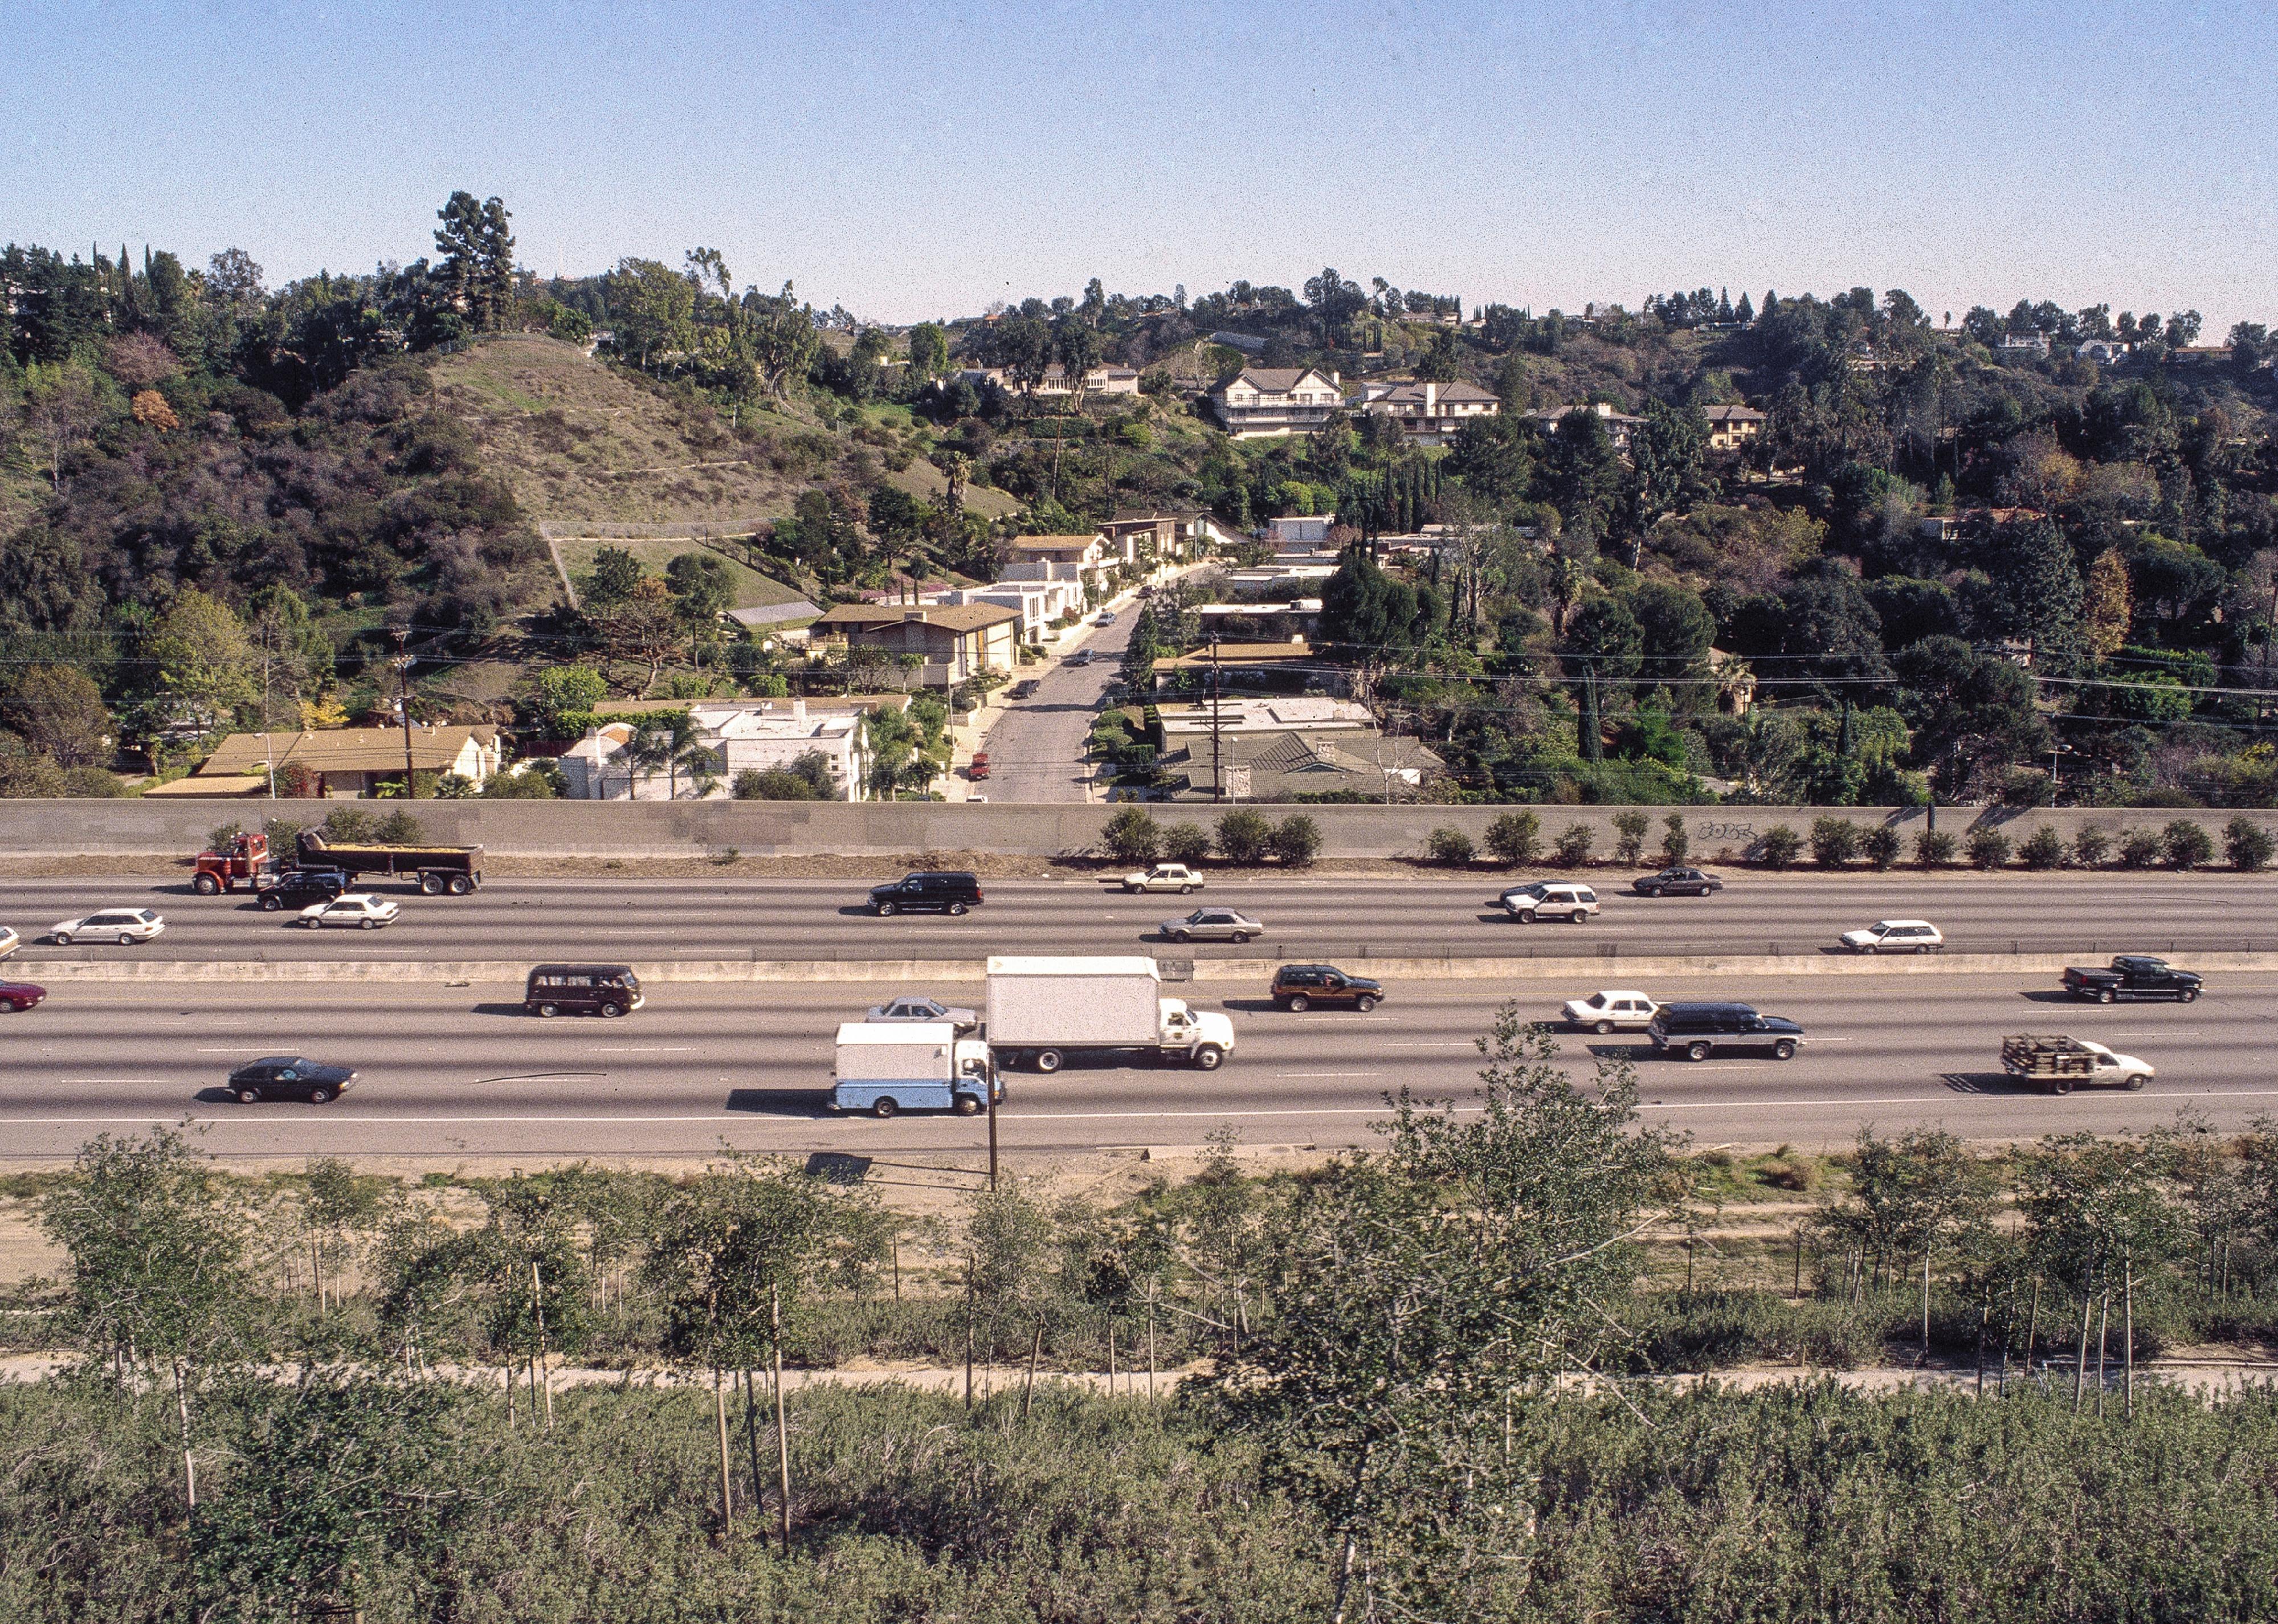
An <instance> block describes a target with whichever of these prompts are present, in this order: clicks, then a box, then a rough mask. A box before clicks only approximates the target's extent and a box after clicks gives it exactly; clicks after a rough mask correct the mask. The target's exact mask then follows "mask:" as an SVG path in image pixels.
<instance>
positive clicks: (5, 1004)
mask: <svg viewBox="0 0 2278 1624" xmlns="http://www.w3.org/2000/svg"><path fill="white" fill-rule="evenodd" d="M29 1007H31V1006H29V1005H28V1004H19V1003H18V1002H17V1001H16V1000H14V999H12V998H0V1013H5V1014H8V1015H21V1014H23V1013H24V1011H25V1010H26V1009H27V1008H29Z"/></svg>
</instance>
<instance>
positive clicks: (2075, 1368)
mask: <svg viewBox="0 0 2278 1624" xmlns="http://www.w3.org/2000/svg"><path fill="white" fill-rule="evenodd" d="M2095 1302H2096V1294H2095V1293H2094V1292H2093V1291H2091V1290H2090V1289H2089V1288H2088V1287H2086V1286H2083V1287H2081V1289H2080V1352H2078V1353H2077V1354H2075V1356H2074V1358H2073V1361H2072V1413H2074V1414H2075V1415H2077V1414H2079V1413H2080V1396H2081V1393H2082V1391H2083V1389H2085V1388H2086V1386H2087V1385H2088V1311H2089V1309H2090V1308H2091V1306H2093V1305H2094V1304H2095Z"/></svg>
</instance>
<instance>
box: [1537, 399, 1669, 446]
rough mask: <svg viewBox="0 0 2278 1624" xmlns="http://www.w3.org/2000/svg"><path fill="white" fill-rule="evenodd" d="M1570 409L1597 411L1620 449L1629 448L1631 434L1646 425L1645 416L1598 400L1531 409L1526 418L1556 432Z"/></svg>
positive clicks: (1609, 434)
mask: <svg viewBox="0 0 2278 1624" xmlns="http://www.w3.org/2000/svg"><path fill="white" fill-rule="evenodd" d="M1570 411H1590V412H1595V413H1596V414H1597V415H1598V416H1599V417H1601V418H1602V419H1603V420H1604V422H1605V425H1606V433H1607V435H1608V437H1609V438H1610V439H1611V440H1613V442H1614V445H1615V448H1617V449H1618V450H1623V451H1626V450H1628V449H1629V448H1630V436H1631V435H1632V434H1633V433H1636V432H1637V431H1638V430H1640V429H1641V428H1643V427H1644V426H1645V419H1644V418H1643V417H1633V416H1632V415H1631V414H1630V413H1628V412H1625V411H1616V410H1614V409H1613V407H1612V406H1611V405H1610V404H1609V403H1608V402H1604V401H1598V402H1594V403H1592V404H1590V405H1588V406H1561V407H1560V408H1558V410H1556V411H1531V412H1529V413H1527V414H1526V420H1527V421H1528V422H1529V423H1532V424H1533V425H1534V426H1535V427H1536V428H1538V429H1540V431H1541V432H1542V433H1546V434H1556V433H1557V432H1558V425H1559V424H1560V423H1561V422H1562V421H1563V420H1564V418H1565V417H1566V414H1567V413H1568V412H1570Z"/></svg>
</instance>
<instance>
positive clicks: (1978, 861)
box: [1963, 823, 2009, 869]
mask: <svg viewBox="0 0 2278 1624" xmlns="http://www.w3.org/2000/svg"><path fill="white" fill-rule="evenodd" d="M1963 846H1964V849H1965V850H1967V851H1968V854H1969V866H1970V867H1971V868H1973V869H1998V868H2000V867H2001V866H2002V865H2003V864H2005V863H2007V862H2008V861H2009V837H2008V836H2007V835H2005V834H2003V833H2002V832H2001V831H1999V830H1998V829H1996V828H1994V827H1993V825H1992V824H1991V823H1980V824H1978V825H1977V827H1976V828H1975V829H1973V830H1971V831H1969V839H1968V840H1967V841H1965V842H1963Z"/></svg>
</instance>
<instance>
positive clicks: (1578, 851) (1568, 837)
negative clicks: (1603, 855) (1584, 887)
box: [1550, 823, 1598, 869]
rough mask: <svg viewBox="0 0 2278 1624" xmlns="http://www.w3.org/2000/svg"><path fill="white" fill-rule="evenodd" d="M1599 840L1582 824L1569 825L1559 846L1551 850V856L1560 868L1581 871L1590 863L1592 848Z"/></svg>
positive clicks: (1561, 837)
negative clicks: (1580, 869)
mask: <svg viewBox="0 0 2278 1624" xmlns="http://www.w3.org/2000/svg"><path fill="white" fill-rule="evenodd" d="M1597 839H1598V837H1597V836H1596V835H1594V834H1593V833H1592V832H1591V831H1589V830H1588V829H1587V828H1586V827H1585V826H1583V825H1582V824H1580V823H1569V824H1567V825H1566V830H1565V832H1564V833H1563V834H1561V835H1560V836H1559V837H1558V843H1557V845H1556V846H1552V847H1551V848H1550V854H1551V856H1552V857H1554V858H1556V860H1557V862H1558V866H1559V867H1560V868H1562V869H1579V868H1580V867H1581V866H1582V865H1583V864H1584V863H1586V862H1589V861H1590V847H1591V846H1594V845H1595V844H1596V843H1597Z"/></svg>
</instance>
